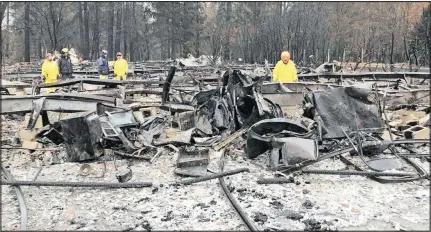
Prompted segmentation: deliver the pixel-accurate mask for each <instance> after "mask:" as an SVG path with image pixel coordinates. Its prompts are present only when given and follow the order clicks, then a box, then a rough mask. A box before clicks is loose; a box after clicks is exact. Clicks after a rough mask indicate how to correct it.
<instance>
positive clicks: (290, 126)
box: [246, 118, 308, 158]
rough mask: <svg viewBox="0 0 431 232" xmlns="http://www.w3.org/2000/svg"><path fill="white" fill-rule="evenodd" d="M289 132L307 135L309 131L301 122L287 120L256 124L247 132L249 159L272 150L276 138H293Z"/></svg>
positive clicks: (269, 120)
mask: <svg viewBox="0 0 431 232" xmlns="http://www.w3.org/2000/svg"><path fill="white" fill-rule="evenodd" d="M289 132H295V133H298V134H306V133H307V132H308V129H307V128H306V127H305V126H304V125H302V124H300V123H299V122H296V121H294V120H290V119H286V118H273V119H265V120H262V121H260V122H258V123H256V124H254V125H253V126H251V127H250V129H249V130H248V132H247V145H246V152H247V155H248V157H250V158H255V157H257V156H259V155H260V154H263V153H264V152H266V151H267V150H270V149H272V148H273V144H272V142H273V141H274V140H275V139H276V138H285V137H290V136H292V135H291V133H289Z"/></svg>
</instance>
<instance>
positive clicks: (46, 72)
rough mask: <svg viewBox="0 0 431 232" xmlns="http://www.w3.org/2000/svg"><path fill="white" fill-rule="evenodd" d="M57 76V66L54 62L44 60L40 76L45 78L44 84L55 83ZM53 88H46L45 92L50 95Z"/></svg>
mask: <svg viewBox="0 0 431 232" xmlns="http://www.w3.org/2000/svg"><path fill="white" fill-rule="evenodd" d="M58 75H59V70H58V64H57V62H55V61H49V60H45V61H44V62H43V64H42V76H43V77H44V78H45V84H49V83H55V82H57V77H58ZM54 91H55V88H48V90H47V92H48V93H52V92H54Z"/></svg>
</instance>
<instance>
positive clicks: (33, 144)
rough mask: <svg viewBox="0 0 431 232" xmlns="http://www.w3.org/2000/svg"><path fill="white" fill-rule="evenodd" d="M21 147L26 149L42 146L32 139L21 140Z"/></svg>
mask: <svg viewBox="0 0 431 232" xmlns="http://www.w3.org/2000/svg"><path fill="white" fill-rule="evenodd" d="M21 147H22V148H26V149H38V148H42V144H40V143H38V142H34V141H26V140H24V141H22V145H21Z"/></svg>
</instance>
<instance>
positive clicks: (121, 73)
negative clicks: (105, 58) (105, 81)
mask: <svg viewBox="0 0 431 232" xmlns="http://www.w3.org/2000/svg"><path fill="white" fill-rule="evenodd" d="M128 70H129V65H128V64H127V61H126V60H125V59H123V54H122V53H121V52H117V60H116V61H115V63H114V75H115V78H116V79H117V80H119V81H121V80H126V78H127V72H128Z"/></svg>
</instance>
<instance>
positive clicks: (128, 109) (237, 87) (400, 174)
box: [1, 57, 431, 230]
mask: <svg viewBox="0 0 431 232" xmlns="http://www.w3.org/2000/svg"><path fill="white" fill-rule="evenodd" d="M189 58H190V57H189ZM190 59H191V58H190ZM177 62H179V63H181V64H180V65H179V66H169V65H171V64H172V63H167V64H164V63H162V62H159V63H147V64H145V65H144V66H140V65H135V66H134V72H135V71H136V70H138V69H142V70H143V71H142V73H144V74H145V75H144V76H140V77H139V78H138V77H137V78H132V79H128V80H127V81H116V80H99V79H93V78H75V79H71V80H67V81H63V82H58V83H54V84H42V83H38V82H36V81H33V82H32V83H31V84H29V83H25V82H6V83H2V88H3V89H6V90H7V92H4V93H3V94H2V99H1V101H2V105H1V109H2V114H4V115H2V125H5V124H7V123H9V122H15V123H16V122H20V123H21V125H20V126H17V128H19V131H17V132H16V135H12V134H5V133H4V132H2V135H3V138H4V137H5V135H6V137H9V140H7V139H3V140H2V149H3V150H12V149H16V150H19V149H22V150H24V151H26V152H28V153H26V154H28V155H29V157H30V160H33V161H35V160H38V159H39V158H38V157H39V156H44V155H45V156H46V157H48V156H49V157H48V158H42V161H41V162H43V164H44V165H46V166H50V165H52V166H55V165H61V164H63V165H64V164H68V163H70V164H78V165H80V167H81V169H82V170H80V173H81V174H83V176H85V175H86V173H88V172H91V170H92V169H93V168H91V165H90V164H96V163H100V162H103V163H104V164H105V171H106V163H109V162H114V164H115V162H116V161H118V160H128V162H130V163H129V164H128V165H126V166H124V167H122V168H118V169H117V168H116V170H115V180H116V181H113V180H112V179H111V180H110V182H108V183H103V182H99V183H94V182H89V183H85V182H64V180H58V182H61V183H55V182H48V183H47V182H43V181H36V180H33V181H27V182H26V181H24V180H23V181H21V182H20V180H14V179H10V178H8V177H5V180H4V181H3V182H2V184H4V185H13V186H73V187H107V188H145V187H151V186H158V185H157V184H156V183H153V182H151V181H150V179H139V182H137V181H134V180H136V179H135V178H134V176H135V175H139V174H136V171H135V170H136V169H133V170H134V171H133V172H132V168H133V166H134V165H135V166H136V167H142V166H139V165H142V163H146V165H147V166H145V168H146V169H151V166H154V167H156V165H157V164H156V163H157V161H158V160H164V161H165V162H169V164H167V165H168V166H169V168H168V167H167V166H166V167H165V168H166V169H169V170H171V174H172V175H173V176H176V177H173V179H174V180H175V181H174V182H171V183H158V184H159V185H160V186H164V185H166V186H177V187H178V186H184V185H191V184H194V183H199V182H204V181H209V180H214V179H218V181H219V182H220V185H221V187H222V188H223V190H226V191H228V192H235V191H236V192H239V193H236V195H238V194H239V196H238V197H237V199H238V200H236V199H235V196H233V195H232V194H230V193H227V192H226V191H225V193H226V196H228V198H229V200H230V202H232V204H233V206H234V208H235V209H236V211H237V212H238V214H239V215H240V216H241V219H242V220H243V221H244V223H245V224H246V225H247V228H248V229H250V230H255V229H256V227H255V226H256V225H257V226H258V227H259V229H260V228H269V227H266V225H268V223H273V222H272V221H273V220H274V219H273V217H272V216H270V215H269V213H270V212H268V211H265V212H266V213H263V212H255V213H254V214H252V213H251V212H248V213H244V211H247V208H248V206H244V204H243V205H242V207H241V206H239V205H241V204H240V203H241V202H243V201H244V200H243V199H244V197H245V196H243V195H245V194H249V195H250V194H252V195H256V194H257V192H256V193H255V192H252V191H251V192H248V190H244V191H242V190H241V191H239V189H238V188H239V187H237V190H235V187H234V186H235V185H238V186H242V185H244V186H249V185H251V184H255V186H257V187H258V188H269V189H270V188H272V186H273V185H274V184H277V185H283V184H287V183H289V184H295V185H300V184H301V183H299V182H298V180H300V179H301V178H308V177H310V178H316V177H315V176H318V175H320V176H323V177H322V178H326V176H327V175H328V176H329V175H330V176H337V178H341V179H339V180H341V181H343V180H346V181H347V180H348V179H349V178H352V180H356V179H355V178H357V177H360V178H361V177H364V178H369V179H370V181H376V182H379V183H402V182H410V183H412V182H413V181H415V182H421V183H423V182H424V181H426V182H428V185H429V170H427V169H425V168H424V167H423V166H426V165H427V164H428V165H429V162H430V156H429V154H428V152H427V151H429V144H430V140H429V139H430V125H431V123H430V116H429V114H430V111H431V110H430V105H429V104H430V103H429V92H428V95H427V91H426V90H428V91H429V74H427V75H419V74H417V73H416V74H414V75H413V74H412V75H409V74H403V78H402V79H400V78H399V75H398V74H394V76H393V78H392V77H391V76H387V75H383V74H372V75H369V74H368V75H365V74H363V73H362V74H355V73H349V74H342V73H338V74H337V73H334V72H330V73H326V74H321V75H320V74H315V73H314V74H313V73H309V74H301V75H302V76H301V75H299V79H300V80H301V81H300V82H298V83H284V84H281V83H268V82H267V81H266V80H268V79H269V78H268V75H269V74H266V73H265V72H263V73H264V75H256V74H261V73H262V72H260V71H259V72H248V71H245V70H240V69H230V68H228V69H226V70H225V71H223V72H221V69H218V70H216V69H214V70H210V71H208V70H204V69H202V65H196V66H192V67H188V66H187V65H185V64H187V62H186V61H185V60H182V61H177ZM150 64H151V65H152V66H153V68H151V69H148V67H149V66H148V65H150ZM205 64H206V63H205ZM157 65H159V66H157ZM156 66H157V67H156ZM156 69H157V70H158V71H157V72H153V71H154V70H156ZM83 72H84V71H83ZM155 73H157V75H158V76H157V75H154V74H155ZM87 74H88V72H87ZM204 75H206V77H204ZM379 75H380V76H379ZM165 76H166V77H165ZM346 79H348V80H346ZM310 80H314V81H310ZM360 80H362V81H360ZM48 87H55V88H57V91H56V93H53V94H44V93H43V90H44V89H46V88H48ZM25 88H27V89H31V90H30V91H31V93H32V95H26V94H25V91H24V93H23V94H22V95H21V94H15V93H17V92H19V90H23V89H25ZM17 90H18V91H17ZM41 93H42V94H41ZM9 133H10V132H9ZM43 154H44V155H43ZM48 154H49V155H48ZM8 159H9V158H7V159H6V161H7V162H9V161H10V160H8ZM31 162H32V161H29V163H31ZM39 162H40V161H39ZM233 162H237V164H236V165H235V163H233ZM323 162H338V163H342V164H344V165H345V166H338V167H337V166H335V167H334V165H332V168H331V165H326V166H321V167H320V168H321V169H316V168H319V165H320V164H321V163H323ZM224 163H226V165H224ZM246 164H247V165H246ZM253 164H254V166H253ZM251 166H253V167H254V168H251ZM328 167H329V168H328ZM2 169H9V168H8V167H5V166H3V167H2ZM12 171H13V169H12ZM261 171H265V173H266V175H259V176H257V175H254V174H253V173H254V172H261ZM244 172H250V173H249V174H245V173H244ZM244 175H249V176H253V178H250V179H249V180H248V181H247V180H244V179H242V181H245V182H246V183H242V182H241V183H239V182H236V181H238V178H240V177H243V176H244ZM223 176H230V177H229V180H230V181H229V182H230V183H229V185H226V184H225V183H224V178H223ZM183 177H188V178H186V179H181V178H183ZM144 178H145V177H144ZM16 179H18V178H16ZM245 179H247V178H245ZM132 180H133V181H132ZM171 180H172V179H171ZM313 180H314V179H313ZM62 181H63V182H62ZM146 181H150V182H146ZM249 182H250V183H249ZM251 182H253V183H251ZM263 184H264V185H265V186H263ZM17 191H18V190H17ZM152 191H158V190H154V189H153V190H152ZM253 191H255V190H253ZM268 191H270V190H268ZM298 191H299V190H298ZM311 191H313V190H311ZM300 192H301V194H309V192H310V190H308V189H304V190H300ZM280 197H281V196H280ZM284 197H285V196H284ZM255 198H259V196H257V197H255ZM262 199H263V198H262ZM328 200H330V199H328ZM238 201H239V202H240V203H238ZM248 202H251V201H248ZM250 204H251V203H250ZM270 204H271V205H273V206H274V207H276V208H277V210H280V213H282V214H285V216H284V219H283V220H288V221H289V223H300V224H301V223H302V224H301V225H302V227H294V228H302V229H307V230H308V229H310V230H319V229H322V227H330V226H333V227H331V228H335V229H336V228H337V227H336V226H334V225H333V224H332V225H330V224H331V223H332V222H328V221H326V220H321V221H316V220H315V219H314V218H310V217H309V216H308V215H307V216H306V217H304V214H303V212H302V210H308V211H312V210H318V209H315V208H316V206H315V203H314V202H313V201H310V200H308V199H307V200H305V201H302V203H300V204H299V206H300V207H302V209H301V210H293V209H288V208H285V207H284V206H283V204H282V203H281V202H280V201H273V202H271V203H270ZM201 208H205V207H204V205H201ZM282 209H284V210H283V211H281V210H282ZM355 212H356V211H355ZM172 215H173V214H172V212H171V213H168V214H167V216H166V217H165V218H164V219H162V221H163V220H164V221H163V222H166V221H169V220H171V217H173V216H172ZM244 215H245V216H244ZM247 215H248V216H247ZM205 220H206V219H205ZM205 220H204V221H205ZM147 223H148V221H147ZM254 223H255V224H256V225H254ZM428 224H429V221H428ZM289 225H290V224H289ZM146 228H149V227H148V226H146ZM237 228H240V227H237ZM242 229H244V228H242ZM283 229H290V228H283Z"/></svg>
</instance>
